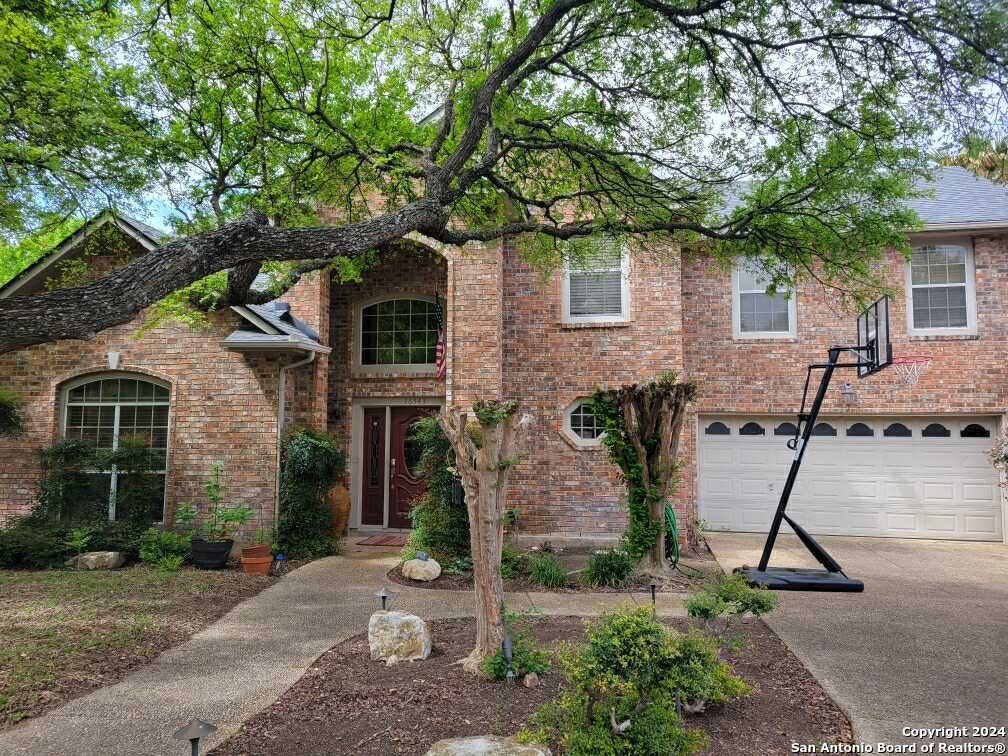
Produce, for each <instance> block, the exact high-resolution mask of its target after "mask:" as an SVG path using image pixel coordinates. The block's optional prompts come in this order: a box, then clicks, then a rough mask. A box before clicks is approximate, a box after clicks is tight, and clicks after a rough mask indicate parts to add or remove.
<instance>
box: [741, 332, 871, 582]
mask: <svg viewBox="0 0 1008 756" xmlns="http://www.w3.org/2000/svg"><path fill="white" fill-rule="evenodd" d="M862 349H863V347H850V346H834V347H830V349H829V361H828V362H826V363H817V364H812V365H809V366H808V374H807V376H806V378H805V392H804V394H803V395H802V407H801V410H800V411H799V413H798V428H799V430H797V431H796V432H795V438H794V439H792V440H791V441H789V442H788V446H789V447H790V448H791V449H793V450H794V457H793V458H792V460H791V469H790V470H789V471H788V476H787V480H786V481H785V483H784V489H783V490H782V491H781V497H780V502H779V503H778V504H777V511H776V512H775V513H774V517H773V521H772V523H771V525H770V532H769V533H767V539H766V544H765V545H764V546H763V554H762V556H761V557H760V561H759V567H758V568H757V571H758V572H759V573H761V575H754V574H753V573H754V572H755V571H753V570H752V569H751V568H748V567H741V568H739V569H737V570H736V572H743V573H745V574H746V575H747V577H749V579H750V580H751V581H752V582H755V583H758V584H763V585H766V586H767V587H770V588H786V589H792V590H795V589H797V590H834V591H835V590H846V591H861V590H864V585H863V584H862V583H861V582H860V581H856V580H851V579H850V578H848V577H847V576H846V575H844V573H843V570H842V569H841V568H840V565H839V564H838V563H837V561H836V560H835V559H833V557H831V556H830V555H829V553H828V552H827V551H826V549H824V548H823V547H822V546H820V545H819V543H818V542H816V540H815V539H814V538H813V537H812V536H811V535H809V534H808V532H807V531H806V530H805V529H804V528H802V527H801V526H800V525H799V524H798V523H796V522H795V521H794V520H793V519H792V518H790V517H788V515H787V512H786V510H787V506H788V502H789V501H790V499H791V491H792V490H793V489H794V485H795V481H796V480H797V479H798V471H799V470H800V469H801V464H802V460H803V459H804V458H805V450H806V448H807V447H808V443H809V440H810V439H811V438H812V431H813V430H814V429H815V425H816V420H817V419H818V417H819V411H820V410H821V409H822V404H823V401H824V400H825V399H826V394H827V392H828V390H829V385H830V381H831V380H832V379H833V372H834V371H835V370H836V369H837V368H861V367H870V366H872V365H873V364H874V363H871V362H864V361H862V358H859V359H858V361H857V362H840V356H841V355H842V354H843V353H844V352H850V351H853V352H854V353H855V354H860V352H861V350H862ZM813 370H822V371H823V372H822V378H821V379H820V380H819V389H818V390H817V391H816V395H815V399H813V401H812V406H811V407H809V411H808V413H806V412H805V400H806V398H807V396H808V386H809V379H810V378H811V376H812V371H813ZM783 522H787V523H788V525H790V526H791V528H792V529H793V530H794V532H795V534H796V535H797V536H798V538H799V539H800V540H801V542H802V544H803V545H804V546H805V548H806V549H808V550H809V552H810V553H811V554H812V556H814V557H815V558H816V560H817V561H818V562H819V564H821V565H822V566H823V567H825V568H826V570H827V572H828V573H830V575H831V576H836V577H829V576H827V577H826V578H824V579H818V578H816V577H815V576H810V575H807V574H803V575H800V576H799V577H800V578H802V579H800V580H784V579H781V580H774V579H773V577H774V576H772V575H771V576H770V577H769V579H768V573H767V567H768V566H769V564H770V554H771V553H772V552H773V548H774V544H775V543H776V541H777V534H778V533H779V532H780V527H781V524H782V523H783ZM782 572H784V571H783V570H782ZM805 572H806V573H807V572H809V571H805ZM819 574H820V575H821V573H819ZM837 577H839V578H842V579H841V580H837V579H836V578H837ZM782 582H783V583H785V584H781V583H782Z"/></svg>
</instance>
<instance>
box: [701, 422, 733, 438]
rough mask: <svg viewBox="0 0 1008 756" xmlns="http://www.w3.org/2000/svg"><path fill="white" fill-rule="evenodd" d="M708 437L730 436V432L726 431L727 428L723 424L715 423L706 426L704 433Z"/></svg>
mask: <svg viewBox="0 0 1008 756" xmlns="http://www.w3.org/2000/svg"><path fill="white" fill-rule="evenodd" d="M704 433H706V434H707V435H708V436H728V435H731V431H730V430H728V426H727V425H725V424H724V423H719V422H717V421H715V422H713V423H711V424H710V425H708V426H707V429H706V430H705V431H704Z"/></svg>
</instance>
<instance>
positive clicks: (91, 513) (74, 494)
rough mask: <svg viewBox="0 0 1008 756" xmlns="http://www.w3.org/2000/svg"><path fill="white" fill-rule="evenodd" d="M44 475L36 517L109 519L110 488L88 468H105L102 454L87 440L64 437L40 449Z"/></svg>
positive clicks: (88, 520)
mask: <svg viewBox="0 0 1008 756" xmlns="http://www.w3.org/2000/svg"><path fill="white" fill-rule="evenodd" d="M37 456H38V461H39V466H40V467H41V470H42V475H41V476H40V477H39V480H38V502H39V503H38V506H37V507H36V508H35V510H34V511H33V512H32V518H33V519H35V518H41V519H46V520H53V521H55V520H59V521H60V522H62V523H64V524H65V523H91V522H101V521H104V520H107V519H108V489H107V488H104V489H103V487H102V486H101V485H100V482H99V481H98V480H97V478H98V476H96V475H94V474H90V473H89V472H88V471H90V470H94V469H101V463H100V461H99V454H98V452H97V451H96V450H95V448H94V447H93V446H91V445H89V444H86V443H84V442H83V441H77V440H75V439H63V440H61V441H57V442H56V443H55V444H53V445H52V446H49V447H47V448H45V449H39V450H38V452H37Z"/></svg>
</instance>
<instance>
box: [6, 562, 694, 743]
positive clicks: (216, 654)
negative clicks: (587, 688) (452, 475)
mask: <svg viewBox="0 0 1008 756" xmlns="http://www.w3.org/2000/svg"><path fill="white" fill-rule="evenodd" d="M398 552H399V549H384V548H381V547H366V546H365V547H353V546H351V547H350V550H349V552H348V555H347V556H339V557H331V558H329V559H322V560H319V561H317V562H312V563H311V564H308V565H305V566H304V567H301V568H300V569H298V570H296V571H294V572H292V573H291V574H290V575H287V576H286V577H284V578H283V579H282V580H280V581H278V582H277V583H276V584H274V585H272V586H270V587H269V588H267V589H266V590H265V591H263V592H261V593H259V594H258V595H256V596H254V597H252V598H250V599H249V600H248V601H245V602H244V603H242V604H240V605H238V606H237V607H235V608H234V609H232V610H231V611H230V612H229V613H228V614H226V615H224V617H222V618H221V619H219V620H218V621H217V622H215V623H214V624H213V625H211V626H210V627H208V628H206V629H205V630H203V631H201V632H199V633H197V634H196V635H194V636H193V637H192V638H191V639H190V640H189V641H187V642H185V643H183V644H182V645H180V646H176V647H175V648H173V649H170V650H169V651H166V652H165V653H163V654H162V655H161V656H159V657H158V658H157V659H155V660H154V661H153V662H151V663H150V664H148V665H147V666H145V667H142V668H141V669H138V670H137V671H136V672H134V673H132V674H131V675H129V676H128V677H126V678H125V679H123V680H122V681H121V682H120V683H118V684H116V685H112V686H109V687H106V688H100V689H98V690H96V691H94V692H93V693H90V694H88V695H86V696H83V697H81V698H78V699H76V700H74V701H71V702H69V703H67V704H66V705H65V706H62V707H61V708H59V709H56V710H54V711H52V712H50V713H48V714H46V715H44V716H41V717H38V718H37V719H33V720H29V721H28V722H25V723H24V724H22V725H19V726H17V727H15V728H14V729H12V730H10V731H8V732H5V733H2V734H0V754H4V755H5V756H7V755H10V754H31V755H32V756H49V755H51V756H68V755H69V754H73V756H92V755H93V756H99V754H100V755H101V756H105V755H106V754H107V755H110V756H111V755H113V754H115V755H120V754H121V755H122V756H140V755H141V754H152V755H153V754H170V755H172V756H178V755H180V754H188V752H189V751H188V744H182V743H180V742H179V741H176V740H173V738H172V734H173V733H174V732H175V731H176V730H177V729H179V728H180V727H182V726H183V725H185V724H186V723H187V722H188V721H189V720H190V719H191V718H193V717H198V718H200V719H203V720H206V721H208V722H212V723H213V724H215V725H216V726H217V727H218V728H219V729H218V731H217V732H216V733H215V734H214V736H213V737H212V738H210V739H209V740H208V741H205V742H206V744H207V749H206V750H208V748H209V747H212V746H213V745H216V744H218V743H220V742H222V741H223V740H225V739H226V738H227V737H228V736H230V735H231V734H232V733H234V732H235V731H236V730H237V729H238V727H239V726H240V725H241V723H242V722H243V721H244V720H245V719H247V718H248V717H250V716H252V715H253V714H255V713H256V712H258V711H260V710H261V709H263V708H265V707H267V706H269V705H270V704H271V703H273V701H275V700H276V699H277V698H278V697H279V696H280V695H281V694H282V693H283V692H284V691H285V690H287V688H289V687H290V686H291V685H293V684H294V683H295V682H296V681H297V680H298V678H300V677H301V675H302V674H303V673H304V672H305V670H306V669H307V668H308V667H309V666H311V664H312V663H313V662H314V661H315V659H317V658H318V657H319V655H320V654H322V653H323V652H324V651H326V650H328V649H329V648H331V647H332V646H334V645H336V644H337V643H340V642H342V641H344V640H346V639H347V638H349V637H350V636H352V635H356V634H357V633H360V632H363V631H364V630H366V628H367V622H368V618H369V617H370V615H371V613H372V612H373V611H374V610H375V608H376V602H377V599H376V598H375V597H374V595H373V594H374V592H375V591H376V590H378V589H379V588H380V587H381V586H383V585H386V586H388V587H389V589H390V590H394V591H398V592H399V595H398V596H396V597H395V599H394V603H393V605H392V607H391V608H394V609H401V610H404V611H410V612H415V613H416V614H419V615H420V616H422V617H425V618H443V617H465V616H471V615H472V609H473V607H472V603H473V599H472V595H471V594H470V593H468V592H461V591H441V590H425V589H415V588H406V587H404V586H401V585H395V584H393V583H390V582H389V581H388V580H387V578H386V573H387V572H388V571H389V570H390V569H391V568H392V567H393V566H395V564H396V563H397V561H398V560H397V555H398ZM506 600H507V606H508V608H509V609H512V610H515V611H517V610H523V609H535V610H537V611H540V612H541V613H543V614H552V615H574V616H591V615H593V614H598V613H599V612H601V611H604V610H607V609H611V608H614V607H616V606H619V605H621V604H625V603H627V601H628V596H627V594H611V593H610V594H576V593H572V594H542V593H531V594H509V595H508V596H507V599H506ZM631 600H633V601H636V602H637V603H641V604H648V605H649V604H650V597H649V596H640V595H638V596H634V597H633V598H632V599H631ZM658 610H659V613H660V614H662V615H664V616H673V615H675V616H679V615H682V614H683V611H682V609H681V602H680V600H679V598H678V597H676V596H673V595H671V594H666V595H660V596H659V606H658ZM434 642H435V644H436V643H437V637H436V636H435V639H434ZM204 752H205V751H204Z"/></svg>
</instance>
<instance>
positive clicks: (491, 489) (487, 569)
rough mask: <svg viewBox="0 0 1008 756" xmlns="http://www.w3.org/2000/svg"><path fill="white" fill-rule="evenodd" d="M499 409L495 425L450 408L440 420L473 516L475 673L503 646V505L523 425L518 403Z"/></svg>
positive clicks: (470, 665)
mask: <svg viewBox="0 0 1008 756" xmlns="http://www.w3.org/2000/svg"><path fill="white" fill-rule="evenodd" d="M496 406H498V407H499V409H500V412H501V414H502V415H503V417H502V418H501V419H500V421H499V422H496V423H494V422H488V421H487V420H486V419H482V420H470V419H469V416H468V415H467V413H466V412H464V411H461V410H458V409H447V410H445V411H444V412H442V413H441V416H440V422H441V427H442V428H443V429H444V432H445V435H447V436H448V439H449V440H450V441H451V444H452V448H453V449H454V450H455V466H456V469H457V470H458V474H459V476H460V477H461V478H462V487H463V488H464V489H465V498H466V509H467V510H468V512H469V544H470V547H471V549H472V560H473V591H474V594H475V597H476V643H475V646H474V647H473V650H472V652H471V653H470V654H469V656H467V657H466V658H465V659H464V660H463V666H464V667H465V669H466V670H467V671H469V672H474V673H477V672H479V671H480V665H481V664H482V662H483V659H485V658H486V657H487V656H490V655H491V654H493V653H494V652H496V651H497V649H499V648H500V644H501V641H502V640H503V637H504V622H503V604H504V582H503V580H502V578H501V573H500V566H501V550H502V549H503V546H504V503H505V500H506V497H507V483H508V476H509V471H510V468H511V466H512V465H513V464H514V456H513V455H514V451H515V441H516V437H517V434H518V430H519V429H520V428H521V427H522V426H523V425H524V422H523V421H519V420H517V419H516V417H515V412H516V410H517V404H516V403H513V402H512V403H509V404H507V405H496Z"/></svg>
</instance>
